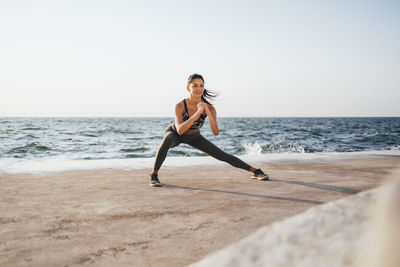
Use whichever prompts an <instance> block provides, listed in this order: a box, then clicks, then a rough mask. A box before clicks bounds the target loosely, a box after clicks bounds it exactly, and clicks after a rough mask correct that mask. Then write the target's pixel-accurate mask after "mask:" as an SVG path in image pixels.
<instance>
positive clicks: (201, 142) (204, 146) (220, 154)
mask: <svg viewBox="0 0 400 267" xmlns="http://www.w3.org/2000/svg"><path fill="white" fill-rule="evenodd" d="M188 144H189V145H191V146H192V147H195V148H197V149H199V150H201V151H203V152H205V153H207V154H208V155H210V156H212V157H214V158H216V159H218V160H221V161H225V162H227V163H229V164H231V165H232V166H234V167H236V168H240V169H243V170H246V171H250V170H251V169H252V167H251V166H250V165H249V164H247V163H246V162H244V161H243V160H241V159H239V158H237V157H235V156H233V155H231V154H228V153H226V152H224V151H222V150H221V149H220V148H219V147H217V146H216V145H214V144H213V143H211V142H210V141H208V140H207V139H206V138H204V137H203V136H202V135H200V134H199V136H198V137H197V138H195V139H194V140H192V141H190V142H188Z"/></svg>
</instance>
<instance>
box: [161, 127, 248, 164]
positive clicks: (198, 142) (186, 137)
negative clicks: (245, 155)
mask: <svg viewBox="0 0 400 267" xmlns="http://www.w3.org/2000/svg"><path fill="white" fill-rule="evenodd" d="M180 143H184V144H188V145H191V146H192V147H194V148H197V149H199V150H200V151H203V152H204V153H207V154H208V155H210V156H212V157H214V158H216V159H218V160H221V161H225V162H227V163H229V164H231V165H232V166H234V167H236V168H241V169H244V170H246V171H250V169H251V166H250V165H249V164H247V163H246V162H244V161H242V160H241V159H239V158H237V157H235V156H233V155H230V154H228V153H225V152H224V151H222V150H221V149H220V148H218V147H217V146H216V145H214V144H213V143H211V142H210V141H208V140H207V139H205V138H204V137H203V136H202V135H201V134H200V130H199V131H197V133H195V134H183V135H179V134H178V133H177V131H176V128H175V124H171V125H170V126H168V128H167V129H166V130H165V135H164V139H163V140H162V143H161V145H160V148H159V149H158V152H157V155H156V161H155V163H154V170H156V171H158V170H159V169H160V168H161V165H162V164H163V162H164V160H165V157H166V156H167V153H168V150H169V149H170V148H173V147H176V146H178V145H179V144H180Z"/></svg>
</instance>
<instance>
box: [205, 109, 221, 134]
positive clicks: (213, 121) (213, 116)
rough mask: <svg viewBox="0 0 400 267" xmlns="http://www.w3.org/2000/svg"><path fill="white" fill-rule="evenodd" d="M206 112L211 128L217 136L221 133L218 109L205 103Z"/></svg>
mask: <svg viewBox="0 0 400 267" xmlns="http://www.w3.org/2000/svg"><path fill="white" fill-rule="evenodd" d="M204 106H205V112H206V114H207V117H208V120H209V121H210V125H211V130H212V132H213V134H214V135H215V136H217V135H218V134H219V128H218V123H217V111H216V110H215V108H214V107H213V106H212V105H208V104H205V105H204Z"/></svg>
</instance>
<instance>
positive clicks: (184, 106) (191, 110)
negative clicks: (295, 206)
mask: <svg viewBox="0 0 400 267" xmlns="http://www.w3.org/2000/svg"><path fill="white" fill-rule="evenodd" d="M187 90H188V91H189V93H190V96H189V98H186V99H184V100H183V101H181V102H179V103H178V104H176V106H175V123H173V124H171V125H170V126H168V128H167V129H166V130H165V135H164V139H163V140H162V142H161V145H160V148H159V149H158V152H157V155H156V159H155V163H154V169H153V172H152V173H151V174H150V176H151V179H150V185H151V186H161V183H160V181H159V179H158V171H159V170H160V168H161V165H162V164H163V162H164V160H165V157H166V156H167V153H168V150H169V149H170V148H172V147H176V146H178V145H179V144H180V143H185V144H189V145H191V146H192V147H194V148H197V149H199V150H201V151H203V152H205V153H207V154H208V155H210V156H212V157H214V158H216V159H219V160H221V161H225V162H227V163H229V164H231V165H232V166H234V167H236V168H241V169H243V170H246V171H250V172H252V173H253V175H252V176H251V178H254V179H258V180H268V175H267V174H265V173H264V172H263V171H262V170H261V169H255V168H253V167H251V166H250V165H249V164H247V163H245V162H244V161H242V160H241V159H239V158H237V157H235V156H233V155H230V154H228V153H225V152H224V151H222V150H221V149H219V148H218V147H217V146H215V145H214V144H213V143H211V142H210V141H208V140H207V139H206V138H204V137H203V136H202V135H201V134H200V130H199V128H201V126H203V124H204V121H205V120H206V118H207V117H208V121H209V122H210V125H211V130H212V132H213V134H214V135H215V136H216V135H218V133H219V129H218V124H217V112H216V110H215V108H214V106H213V105H211V104H210V102H209V101H208V100H210V99H213V98H214V97H215V96H216V95H214V94H211V93H210V92H209V91H207V90H206V89H205V88H204V79H203V77H202V76H201V75H200V74H192V75H190V76H189V79H188V82H187Z"/></svg>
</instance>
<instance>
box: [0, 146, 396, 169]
mask: <svg viewBox="0 0 400 267" xmlns="http://www.w3.org/2000/svg"><path fill="white" fill-rule="evenodd" d="M383 155H392V156H393V155H394V156H400V150H380V151H364V152H331V153H304V154H299V153H279V154H247V155H239V156H237V157H238V158H240V159H242V160H243V161H245V162H248V163H264V164H265V163H266V164H268V163H272V162H277V161H332V160H341V159H351V158H354V157H369V158H373V157H381V156H383ZM153 163H154V158H132V159H101V160H72V159H68V158H65V157H54V158H48V159H44V160H21V159H2V160H0V173H3V174H4V173H9V174H17V173H43V172H62V171H74V170H98V169H120V170H135V169H152V167H153ZM224 165H225V166H228V165H227V163H225V162H222V161H219V160H216V159H214V158H212V157H210V156H204V157H167V158H166V160H165V162H164V164H163V168H177V167H195V166H224Z"/></svg>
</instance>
